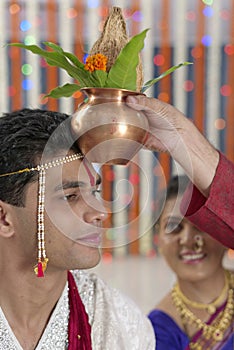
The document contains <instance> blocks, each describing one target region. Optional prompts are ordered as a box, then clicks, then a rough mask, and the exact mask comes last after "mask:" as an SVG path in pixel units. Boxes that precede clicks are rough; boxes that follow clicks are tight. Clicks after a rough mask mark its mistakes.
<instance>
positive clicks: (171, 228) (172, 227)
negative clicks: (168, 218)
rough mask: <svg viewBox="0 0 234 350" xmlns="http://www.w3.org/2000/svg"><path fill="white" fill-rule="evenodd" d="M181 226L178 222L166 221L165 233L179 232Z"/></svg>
mask: <svg viewBox="0 0 234 350" xmlns="http://www.w3.org/2000/svg"><path fill="white" fill-rule="evenodd" d="M182 229H183V226H182V224H181V223H179V222H168V223H167V225H166V228H165V232H166V233H180V231H181V230H182Z"/></svg>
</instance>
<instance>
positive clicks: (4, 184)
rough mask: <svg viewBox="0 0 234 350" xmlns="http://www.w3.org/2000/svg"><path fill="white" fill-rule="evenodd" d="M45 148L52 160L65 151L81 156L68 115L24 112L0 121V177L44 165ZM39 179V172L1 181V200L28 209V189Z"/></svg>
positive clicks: (9, 115) (10, 115)
mask: <svg viewBox="0 0 234 350" xmlns="http://www.w3.org/2000/svg"><path fill="white" fill-rule="evenodd" d="M55 130H59V132H55ZM48 141H49V142H48ZM45 147H46V150H47V151H46V155H47V156H48V157H52V156H55V155H56V154H58V153H59V152H61V150H67V151H68V150H69V149H73V150H74V151H75V152H80V150H79V149H78V147H77V146H76V144H75V140H74V138H73V136H72V133H71V130H70V117H69V116H68V115H67V114H63V113H59V112H55V111H46V110H41V109H28V108H24V109H21V110H18V111H14V112H12V113H5V114H3V116H2V117H1V118H0V174H6V173H10V172H14V171H18V170H20V169H25V168H32V167H34V166H36V165H37V164H40V160H41V157H42V155H43V152H44V151H45ZM37 178H38V173H37V172H24V173H21V174H16V175H10V176H4V177H0V200H2V201H4V202H7V203H9V204H12V205H16V206H24V193H25V186H26V185H27V184H28V183H29V182H32V181H35V180H37Z"/></svg>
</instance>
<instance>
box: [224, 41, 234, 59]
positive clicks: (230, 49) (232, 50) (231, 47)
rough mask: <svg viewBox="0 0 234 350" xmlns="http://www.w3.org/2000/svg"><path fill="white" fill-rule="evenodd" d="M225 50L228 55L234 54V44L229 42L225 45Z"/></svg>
mask: <svg viewBox="0 0 234 350" xmlns="http://www.w3.org/2000/svg"><path fill="white" fill-rule="evenodd" d="M224 52H225V53H226V54H227V55H230V56H231V55H234V45H231V44H227V45H225V46H224Z"/></svg>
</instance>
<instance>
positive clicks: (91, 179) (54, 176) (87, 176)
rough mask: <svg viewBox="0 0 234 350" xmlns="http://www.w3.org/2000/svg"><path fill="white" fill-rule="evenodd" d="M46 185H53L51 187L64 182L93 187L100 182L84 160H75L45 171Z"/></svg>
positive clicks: (91, 167) (97, 175)
mask: <svg viewBox="0 0 234 350" xmlns="http://www.w3.org/2000/svg"><path fill="white" fill-rule="evenodd" d="M46 177H47V180H48V181H47V183H50V185H51V184H53V187H54V188H55V187H56V186H59V185H61V184H62V183H64V182H74V183H75V182H77V181H78V182H80V183H81V182H82V183H83V184H84V185H89V186H95V185H96V184H99V183H100V182H101V177H100V175H99V174H98V173H97V172H96V170H95V169H94V167H93V166H92V164H91V163H90V162H88V161H87V160H86V159H82V160H80V159H79V160H76V161H74V162H70V163H68V164H66V163H65V164H63V165H62V166H59V167H56V168H53V169H49V171H47V175H46Z"/></svg>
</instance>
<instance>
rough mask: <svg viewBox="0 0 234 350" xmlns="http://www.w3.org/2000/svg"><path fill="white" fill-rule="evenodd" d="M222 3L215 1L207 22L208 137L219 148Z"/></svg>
mask: <svg viewBox="0 0 234 350" xmlns="http://www.w3.org/2000/svg"><path fill="white" fill-rule="evenodd" d="M221 6H222V5H221V1H214V2H213V5H212V9H213V11H214V13H213V16H212V17H211V18H209V19H208V20H207V34H209V35H210V36H211V37H212V44H211V46H210V47H209V50H208V56H207V62H208V64H207V100H206V123H207V132H206V136H207V138H208V139H209V140H210V142H211V143H212V144H213V145H214V146H215V147H218V148H219V131H218V130H217V129H216V128H215V120H216V119H217V118H220V117H221V115H220V100H221V96H220V93H219V84H220V78H221V70H220V67H221V47H222V37H221V35H220V34H221V23H220V22H221V19H220V10H221Z"/></svg>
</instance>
